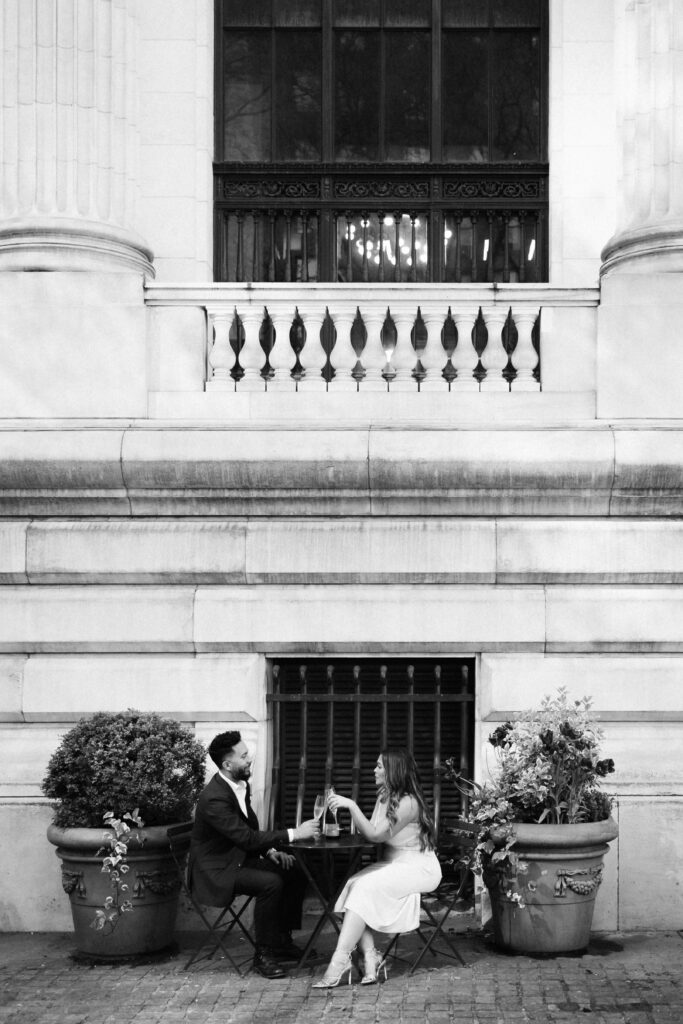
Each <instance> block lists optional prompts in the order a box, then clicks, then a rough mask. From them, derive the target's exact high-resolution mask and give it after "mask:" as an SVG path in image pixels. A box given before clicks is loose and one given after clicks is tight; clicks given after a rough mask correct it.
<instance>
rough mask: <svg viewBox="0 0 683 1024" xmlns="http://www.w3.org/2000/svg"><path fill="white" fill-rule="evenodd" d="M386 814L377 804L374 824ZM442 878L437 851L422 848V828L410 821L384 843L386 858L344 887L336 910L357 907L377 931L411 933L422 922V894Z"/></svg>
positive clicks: (362, 872)
mask: <svg viewBox="0 0 683 1024" xmlns="http://www.w3.org/2000/svg"><path fill="white" fill-rule="evenodd" d="M385 817H386V806H385V805H384V804H380V803H379V801H378V802H377V804H375V810H374V812H373V815H372V819H371V820H372V824H373V825H375V826H377V824H378V823H379V822H380V820H381V819H382V818H385ZM440 881H441V867H440V865H439V860H438V858H437V856H436V854H435V853H434V852H433V850H424V851H423V850H420V829H419V825H418V823H417V822H416V821H411V822H409V823H408V824H407V825H406V826H405V827H404V828H402V829H401V831H400V832H397V833H396V835H394V836H391V837H390V838H389V839H388V840H387V841H386V842H385V844H384V851H383V857H382V860H381V861H379V862H378V863H376V864H371V865H370V866H369V867H367V868H363V870H362V871H359V872H358V874H356V875H353V876H352V877H351V878H350V879H349V880H348V882H347V883H346V885H345V886H344V888H343V889H342V891H341V893H340V895H339V899H338V900H337V902H336V904H335V907H334V909H335V912H336V913H338V914H342V913H344V911H345V910H353V911H355V913H356V914H358V916H359V917H361V918H362V919H363V920H364V921H365V923H366V924H367V926H368V927H369V928H372V929H373V931H377V932H387V933H388V934H390V935H393V934H395V933H396V932H411V931H414V930H415V929H416V928H418V927H419V924H420V893H421V892H432V891H433V890H434V889H436V887H437V885H438V884H439V882H440Z"/></svg>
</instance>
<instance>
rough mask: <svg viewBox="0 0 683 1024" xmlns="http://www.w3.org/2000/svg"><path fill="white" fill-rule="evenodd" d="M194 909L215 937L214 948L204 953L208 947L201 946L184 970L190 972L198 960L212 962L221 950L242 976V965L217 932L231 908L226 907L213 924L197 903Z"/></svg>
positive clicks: (205, 944) (221, 935)
mask: <svg viewBox="0 0 683 1024" xmlns="http://www.w3.org/2000/svg"><path fill="white" fill-rule="evenodd" d="M194 908H195V910H196V911H197V913H198V914H199V916H200V917H201V919H202V921H203V922H204V924H205V925H206V928H207V930H208V932H209V934H210V935H211V936H212V937H213V940H214V944H213V947H212V949H211V951H210V952H209V953H204V952H203V950H204V949H205V948H206V946H207V943H206V942H205V943H204V944H203V945H202V946H200V947H199V949H197V950H195V952H194V953H193V954H192V956H191V957H190V959H189V960H188V961H187V963H186V964H185V967H184V968H183V969H184V970H188V969H189V968H190V967H191V966H192V964H194V963H196V962H197V961H198V960H210V959H211V957H213V956H214V954H215V953H216V952H217V951H218V950H219V949H220V950H221V951H222V952H223V955H224V956H225V958H226V960H229V961H230V963H231V964H232V966H233V967H234V968H235V970H236V971H237V973H238V974H241V973H242V971H241V969H240V965H239V964H238V963H237V961H236V960H235V958H234V956H233V955H232V953H231V952H230V950H229V949H228V948H227V946H225V945H224V943H223V938H224V935H223V934H221V933H220V931H217V929H218V928H220V925H221V923H222V921H223V919H224V918H225V916H226V914H227V913H228V911H229V909H230V908H229V907H224V908H223V910H221V912H220V914H219V915H218V917H217V918H216V920H215V921H214V922H213V923H212V922H211V921H210V920H209V919H208V917H207V916H206V914H205V913H204V911H203V910H202V908H201V907H200V906H199V905H198V904H196V903H195V904H194ZM227 931H229V928H228V929H226V932H227Z"/></svg>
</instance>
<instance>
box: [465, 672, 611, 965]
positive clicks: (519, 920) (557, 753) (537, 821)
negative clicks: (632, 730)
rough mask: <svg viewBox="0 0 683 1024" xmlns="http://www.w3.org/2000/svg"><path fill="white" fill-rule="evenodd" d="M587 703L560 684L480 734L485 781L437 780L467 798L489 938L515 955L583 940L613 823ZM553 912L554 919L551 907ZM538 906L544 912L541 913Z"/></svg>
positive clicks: (569, 947)
mask: <svg viewBox="0 0 683 1024" xmlns="http://www.w3.org/2000/svg"><path fill="white" fill-rule="evenodd" d="M601 740H602V732H601V730H600V729H599V728H598V727H597V725H596V723H595V722H594V721H593V719H592V715H591V700H590V698H588V697H584V698H582V699H581V700H575V701H570V700H569V698H568V695H567V691H566V689H565V688H563V687H561V688H560V689H558V691H557V694H556V695H555V696H554V697H551V696H546V697H545V698H544V700H543V701H542V703H541V705H540V707H538V708H537V709H531V710H529V711H525V712H522V713H520V714H518V715H516V716H515V717H514V720H513V721H511V722H506V723H505V724H504V725H502V726H499V728H497V729H496V730H494V732H493V733H492V734H491V735H490V737H489V742H490V743H491V745H492V746H493V747H494V748H495V750H496V755H497V767H496V770H495V771H494V772H493V773H492V774H493V781H492V782H487V783H485V784H484V785H478V784H477V783H472V782H469V781H468V780H465V779H463V778H462V776H461V775H460V773H459V772H458V771H457V769H456V767H455V765H454V764H453V762H452V761H447V762H446V768H445V774H446V777H447V778H449V779H450V780H451V781H452V782H453V783H454V784H455V785H456V787H457V788H458V789H459V790H460V792H461V793H462V794H463V795H465V796H466V797H467V799H468V800H469V820H470V821H471V822H472V823H473V824H474V826H475V828H476V833H477V842H476V846H475V851H474V855H473V861H472V865H471V866H472V869H473V871H474V872H475V874H478V875H480V876H481V877H482V878H483V880H484V883H485V885H486V887H487V888H488V890H489V894H490V896H491V907H492V915H493V929H494V936H495V938H496V941H497V942H498V943H499V944H500V945H502V946H504V947H506V948H511V949H518V950H520V951H522V952H539V953H548V952H569V951H575V950H579V949H583V948H585V947H586V946H587V944H588V939H589V935H590V925H591V922H592V914H593V905H594V901H595V895H596V893H597V889H598V886H599V884H600V881H601V879H602V859H603V856H604V854H605V852H606V851H607V849H608V847H607V845H606V843H608V842H610V841H611V840H612V839H614V838H615V837H616V836H617V834H618V830H617V826H616V824H615V822H614V821H613V820H612V818H611V817H610V812H611V807H612V801H611V798H610V797H609V796H608V795H607V794H606V793H604V792H603V791H602V789H601V788H600V785H601V780H602V779H603V778H604V777H605V776H607V775H608V774H610V773H611V772H613V771H614V762H613V761H612V760H611V759H609V758H601V757H600V753H599V749H600V743H601ZM553 908H554V909H555V910H558V909H559V910H561V911H562V913H561V914H559V915H558V914H555V918H556V919H555V920H551V919H549V917H548V915H549V913H550V911H552V910H553ZM541 910H543V914H541Z"/></svg>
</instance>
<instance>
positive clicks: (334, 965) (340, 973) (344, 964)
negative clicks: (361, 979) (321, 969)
mask: <svg viewBox="0 0 683 1024" xmlns="http://www.w3.org/2000/svg"><path fill="white" fill-rule="evenodd" d="M347 971H348V974H349V978H348V982H349V985H350V984H351V974H352V972H353V963H352V961H351V954H350V953H333V954H332V959H331V960H330V962H329V964H328V967H327V970H326V971H325V973H324V975H323V976H322V978H321V979H320V981H316V983H315V985H313V986H312V988H336V987H337V985H339V983H340V982H341V980H342V978H343V977H344V975H345V974H346V972H347Z"/></svg>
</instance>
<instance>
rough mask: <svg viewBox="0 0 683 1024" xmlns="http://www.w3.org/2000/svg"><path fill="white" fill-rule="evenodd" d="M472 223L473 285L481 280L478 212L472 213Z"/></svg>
mask: <svg viewBox="0 0 683 1024" xmlns="http://www.w3.org/2000/svg"><path fill="white" fill-rule="evenodd" d="M470 221H471V222H472V283H473V284H474V283H475V282H476V281H478V280H479V253H478V252H477V235H478V234H479V232H478V231H477V226H478V224H479V215H478V213H477V211H472V212H471V213H470Z"/></svg>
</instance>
